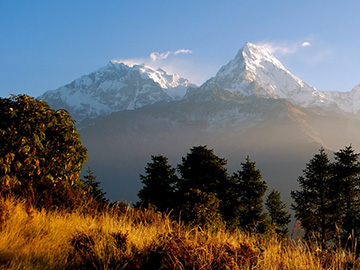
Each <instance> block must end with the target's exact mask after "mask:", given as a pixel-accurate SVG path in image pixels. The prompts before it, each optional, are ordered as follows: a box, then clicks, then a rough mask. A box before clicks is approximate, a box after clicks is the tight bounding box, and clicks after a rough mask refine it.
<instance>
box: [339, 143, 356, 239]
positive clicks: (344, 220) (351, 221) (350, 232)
mask: <svg viewBox="0 0 360 270" xmlns="http://www.w3.org/2000/svg"><path fill="white" fill-rule="evenodd" d="M334 155H335V162H334V184H335V185H336V191H337V196H334V198H335V199H336V200H335V203H336V206H337V208H336V210H337V211H336V214H337V215H338V216H339V217H341V222H340V223H341V224H340V227H341V233H342V243H343V244H345V242H346V241H347V239H348V237H349V236H355V237H358V235H359V233H360V163H359V161H358V158H359V154H358V153H355V151H354V149H353V148H352V146H351V145H350V146H347V147H345V149H341V150H340V151H339V152H336V153H334Z"/></svg>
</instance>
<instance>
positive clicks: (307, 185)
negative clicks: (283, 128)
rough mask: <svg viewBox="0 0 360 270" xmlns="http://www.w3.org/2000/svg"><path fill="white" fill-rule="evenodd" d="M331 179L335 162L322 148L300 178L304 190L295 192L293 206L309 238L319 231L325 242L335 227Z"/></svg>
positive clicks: (329, 238) (293, 193) (301, 188)
mask: <svg viewBox="0 0 360 270" xmlns="http://www.w3.org/2000/svg"><path fill="white" fill-rule="evenodd" d="M331 180H332V171H331V164H330V161H329V159H328V156H327V154H326V153H325V150H324V149H323V148H321V149H320V150H319V153H318V154H315V155H314V157H313V158H312V159H311V160H310V162H309V163H307V164H306V168H305V169H304V170H303V175H302V176H300V177H299V178H298V182H299V184H300V190H299V191H292V192H291V197H292V198H293V199H294V201H295V202H294V204H293V206H292V207H293V209H294V210H295V212H296V218H297V219H298V220H300V221H301V225H302V227H303V228H304V229H305V235H306V236H307V237H308V238H311V236H312V235H313V233H315V235H319V238H320V241H321V243H322V245H323V246H326V243H327V242H328V241H329V240H331V237H332V236H333V235H334V230H335V226H334V223H333V221H334V220H333V212H332V208H331V205H332V198H331V194H332V191H331V186H332V185H331Z"/></svg>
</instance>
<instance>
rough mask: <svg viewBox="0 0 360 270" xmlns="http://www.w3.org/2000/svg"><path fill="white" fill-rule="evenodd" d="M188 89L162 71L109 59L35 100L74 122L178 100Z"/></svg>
mask: <svg viewBox="0 0 360 270" xmlns="http://www.w3.org/2000/svg"><path fill="white" fill-rule="evenodd" d="M188 87H196V86H195V85H194V84H191V83H190V82H189V81H188V80H187V79H184V78H180V77H179V76H178V75H176V74H174V75H170V74H167V73H166V72H165V71H164V70H162V69H153V68H151V67H149V66H146V65H144V64H142V65H137V64H125V63H122V62H119V61H116V60H112V61H110V62H109V63H108V65H106V66H105V67H102V68H99V69H98V70H97V71H95V72H92V73H90V74H88V75H85V76H82V77H80V78H78V79H76V80H74V81H73V82H72V83H70V84H67V85H65V86H62V87H60V88H58V89H56V90H52V91H47V92H45V93H44V94H43V95H42V96H40V97H39V99H43V100H45V101H47V102H48V103H49V105H50V106H51V107H52V108H54V109H60V108H61V109H66V110H68V111H69V112H70V113H71V115H72V117H73V118H74V119H76V120H78V121H81V120H83V119H85V118H95V117H98V116H100V115H107V114H110V113H112V112H116V111H123V110H133V109H136V108H141V107H143V106H146V105H149V104H153V103H155V102H159V101H172V100H177V99H181V98H182V97H183V96H184V95H185V93H186V90H187V89H188Z"/></svg>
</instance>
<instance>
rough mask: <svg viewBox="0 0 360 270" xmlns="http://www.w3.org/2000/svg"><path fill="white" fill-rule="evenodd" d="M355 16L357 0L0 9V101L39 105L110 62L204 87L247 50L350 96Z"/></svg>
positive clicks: (356, 50)
mask: <svg viewBox="0 0 360 270" xmlns="http://www.w3.org/2000/svg"><path fill="white" fill-rule="evenodd" d="M359 10H360V1H358V0H357V1H355V0H354V1H346V0H345V1H340V0H338V1H333V0H326V1H325V0H318V1H313V0H312V1H308V0H302V1H291V0H283V1H280V0H273V1H268V0H247V1H243V0H222V1H213V0H198V1H189V0H182V1H157V0H153V1H152V0H148V1H140V0H117V1H111V0H108V1H92V0H87V1H81V0H77V1H67V0H61V1H60V0H59V1H48V0H46V1H45V0H44V1H37V0H32V1H28V0H26V1H25V0H23V1H22V0H0V34H1V35H0V96H1V97H7V96H8V95H9V94H11V93H14V94H28V95H31V96H35V97H36V96H39V95H40V94H42V93H44V92H45V91H47V90H51V89H56V88H58V87H60V86H62V85H64V84H67V83H70V82H71V81H72V80H74V79H76V78H78V77H80V76H82V75H85V74H88V73H90V72H92V71H95V70H96V69H97V68H99V67H102V66H105V65H106V64H107V63H108V61H110V60H111V59H117V60H126V59H127V60H129V59H131V60H132V61H135V60H136V61H141V62H144V63H146V64H149V65H152V66H154V67H163V68H164V69H165V70H167V71H169V72H176V73H178V74H179V75H181V76H183V77H186V78H189V79H190V80H191V81H194V82H195V83H197V84H201V83H203V82H204V81H205V80H206V79H208V78H210V77H211V76H214V75H215V74H216V72H217V71H218V70H219V68H220V67H221V66H222V65H225V64H226V63H228V61H230V60H231V59H232V58H234V57H235V55H236V53H237V51H238V50H239V49H241V48H242V46H243V45H244V44H245V43H246V42H252V43H255V44H263V45H264V46H267V47H268V48H269V49H271V50H272V52H273V53H274V55H275V56H276V57H277V58H278V59H279V60H280V61H281V62H282V63H283V64H284V65H285V67H286V68H288V69H289V70H290V71H291V72H292V73H293V74H294V75H296V76H298V77H300V78H301V79H303V80H304V81H305V82H307V83H309V84H311V85H312V86H314V87H316V88H318V89H320V90H338V91H350V90H351V89H352V88H353V87H354V86H355V85H356V84H359V83H360V46H359V45H360V15H359ZM150 56H152V58H151V57H150ZM161 58H162V59H161Z"/></svg>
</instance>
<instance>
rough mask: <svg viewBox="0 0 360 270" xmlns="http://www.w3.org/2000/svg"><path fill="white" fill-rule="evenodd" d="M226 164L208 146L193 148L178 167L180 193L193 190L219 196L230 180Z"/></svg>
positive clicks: (225, 161)
mask: <svg viewBox="0 0 360 270" xmlns="http://www.w3.org/2000/svg"><path fill="white" fill-rule="evenodd" d="M226 164H227V160H226V159H224V158H220V157H218V156H217V155H215V154H214V150H213V149H208V148H207V146H194V147H192V148H191V149H190V152H189V153H188V154H187V155H186V157H183V158H182V163H181V164H179V165H178V168H179V172H180V174H181V179H180V180H179V190H180V192H182V193H186V192H187V191H188V190H190V189H191V188H192V189H199V190H201V191H202V192H207V193H215V194H217V195H219V194H220V193H222V192H223V188H224V184H225V183H227V182H228V179H229V177H228V174H227V169H226V167H225V166H226Z"/></svg>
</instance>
